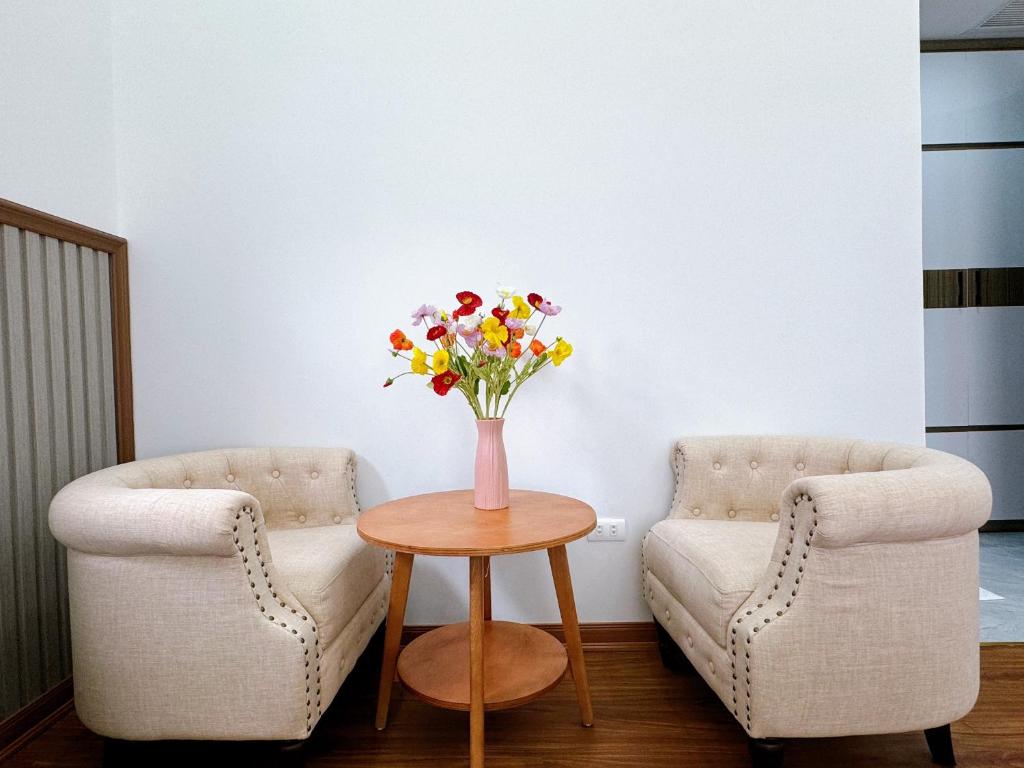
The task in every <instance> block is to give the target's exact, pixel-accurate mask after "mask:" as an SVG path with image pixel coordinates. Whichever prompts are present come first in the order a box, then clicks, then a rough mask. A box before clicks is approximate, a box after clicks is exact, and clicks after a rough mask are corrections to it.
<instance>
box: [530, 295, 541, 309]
mask: <svg viewBox="0 0 1024 768" xmlns="http://www.w3.org/2000/svg"><path fill="white" fill-rule="evenodd" d="M542 301H544V297H543V296H541V295H540V294H539V293H528V294H527V295H526V303H527V304H529V305H530V306H531V307H533V308H534V309H536V308H537V307H539V306H540V303H541V302H542Z"/></svg>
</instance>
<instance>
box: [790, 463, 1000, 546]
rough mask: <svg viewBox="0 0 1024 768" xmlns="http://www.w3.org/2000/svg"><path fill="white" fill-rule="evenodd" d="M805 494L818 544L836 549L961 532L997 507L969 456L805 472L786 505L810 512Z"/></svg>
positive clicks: (981, 522)
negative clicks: (801, 501) (859, 469)
mask: <svg viewBox="0 0 1024 768" xmlns="http://www.w3.org/2000/svg"><path fill="white" fill-rule="evenodd" d="M801 497H809V498H811V499H813V500H814V506H813V510H814V512H813V514H814V516H815V519H814V521H813V522H814V525H815V536H814V545H815V546H818V547H823V548H830V549H832V548H837V547H847V546H852V545H855V544H881V543H895V542H906V541H925V540H928V539H944V538H949V537H952V536H960V535H963V534H965V533H968V532H970V531H973V530H976V529H977V528H979V527H980V526H981V525H982V524H983V523H984V522H985V521H986V520H987V519H988V516H989V514H990V512H991V509H992V489H991V487H990V486H989V482H988V479H987V478H986V477H985V474H984V473H983V472H982V471H981V470H980V469H978V468H977V467H975V466H974V465H973V464H970V463H968V462H966V461H950V462H948V463H941V464H932V465H927V466H919V467H912V468H909V469H900V470H890V471H886V472H860V473H856V474H846V475H823V476H817V477H806V478H802V479H800V480H797V481H795V482H793V483H791V484H790V485H789V487H788V488H787V489H786V491H785V493H784V495H783V500H782V505H783V508H784V509H789V508H791V507H794V506H795V507H796V508H797V514H798V515H799V514H801V513H810V510H811V509H812V507H810V506H809V505H808V506H804V505H799V504H797V501H798V499H799V498H801Z"/></svg>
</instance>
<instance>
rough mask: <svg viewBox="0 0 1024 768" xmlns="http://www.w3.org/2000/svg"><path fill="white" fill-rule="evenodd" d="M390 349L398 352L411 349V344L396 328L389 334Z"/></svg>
mask: <svg viewBox="0 0 1024 768" xmlns="http://www.w3.org/2000/svg"><path fill="white" fill-rule="evenodd" d="M390 338H391V347H392V348H393V349H397V350H399V351H408V350H410V349H412V342H411V341H409V339H407V338H406V336H405V334H404V333H402V332H401V331H400V330H398V329H397V328H396V329H395V330H394V331H393V332H392V333H391V337H390Z"/></svg>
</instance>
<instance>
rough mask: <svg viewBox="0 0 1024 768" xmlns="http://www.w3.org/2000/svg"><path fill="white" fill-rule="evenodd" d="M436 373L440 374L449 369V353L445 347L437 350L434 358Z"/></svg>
mask: <svg viewBox="0 0 1024 768" xmlns="http://www.w3.org/2000/svg"><path fill="white" fill-rule="evenodd" d="M432 363H433V366H434V373H436V374H438V375H440V374H442V373H444V372H445V371H447V370H448V353H447V352H446V351H444V350H443V349H439V350H437V352H435V353H434V357H433V359H432Z"/></svg>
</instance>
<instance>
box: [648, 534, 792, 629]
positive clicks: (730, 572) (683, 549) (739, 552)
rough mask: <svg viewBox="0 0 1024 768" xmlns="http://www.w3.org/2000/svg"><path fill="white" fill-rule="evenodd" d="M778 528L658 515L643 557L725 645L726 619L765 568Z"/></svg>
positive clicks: (759, 578) (750, 589)
mask: <svg viewBox="0 0 1024 768" xmlns="http://www.w3.org/2000/svg"><path fill="white" fill-rule="evenodd" d="M778 530H779V524H778V523H774V522H769V523H759V522H747V521H739V520H686V519H668V520H662V521H661V522H660V523H657V524H656V525H655V526H654V527H653V528H651V532H650V534H649V535H648V536H647V538H646V540H645V541H644V560H645V562H646V566H647V569H648V570H649V571H650V572H651V573H652V574H653V575H654V576H655V577H656V578H657V579H658V581H660V582H661V583H662V584H663V585H664V586H665V588H666V589H667V590H668V591H669V592H670V593H671V594H672V595H673V596H674V597H675V598H676V600H677V601H679V602H680V603H682V604H683V605H684V606H686V609H687V610H688V611H690V613H691V614H692V615H693V617H694V618H695V619H696V620H697V622H698V623H700V625H701V626H702V627H703V628H704V630H705V631H706V632H707V633H708V635H709V636H710V637H711V638H712V639H713V640H714V641H715V642H716V643H718V644H719V645H720V646H721V647H722V648H724V647H725V644H726V632H727V630H728V626H729V620H730V619H731V618H732V617H733V615H734V614H735V613H736V611H737V610H739V607H740V606H741V605H742V604H743V603H744V601H746V599H747V598H748V597H750V594H751V593H752V592H753V591H754V588H755V587H756V586H757V584H758V582H759V581H760V580H761V577H762V576H764V573H765V571H766V570H767V569H768V564H769V561H770V560H771V555H772V549H773V548H774V545H775V539H776V535H777V533H778ZM659 618H664V617H659Z"/></svg>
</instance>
